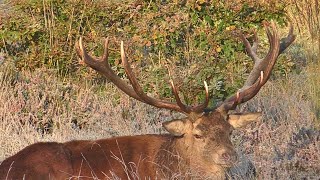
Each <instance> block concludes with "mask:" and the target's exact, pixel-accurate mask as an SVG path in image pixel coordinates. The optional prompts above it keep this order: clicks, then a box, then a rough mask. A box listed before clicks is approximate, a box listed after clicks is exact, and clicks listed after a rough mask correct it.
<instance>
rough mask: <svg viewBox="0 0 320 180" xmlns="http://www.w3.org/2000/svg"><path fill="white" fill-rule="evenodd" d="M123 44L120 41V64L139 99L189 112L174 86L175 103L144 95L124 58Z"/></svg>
mask: <svg viewBox="0 0 320 180" xmlns="http://www.w3.org/2000/svg"><path fill="white" fill-rule="evenodd" d="M123 46H124V45H123V42H122V41H121V60H122V64H123V66H124V69H125V72H126V74H127V76H128V79H129V81H130V83H131V85H132V87H133V89H134V91H135V92H136V93H137V95H138V96H139V97H140V99H141V101H142V102H144V103H147V104H149V105H152V106H155V107H158V108H166V109H171V110H175V111H179V112H182V113H186V114H189V113H190V110H189V109H188V108H187V107H186V106H185V105H183V104H182V102H181V100H180V98H179V95H178V92H177V91H176V89H175V88H173V92H174V95H175V97H176V101H177V104H174V103H172V102H169V101H163V100H159V99H155V98H152V97H150V96H148V95H146V94H145V93H144V92H143V90H142V88H141V86H140V85H139V83H138V81H137V79H136V77H135V76H134V74H133V72H132V69H131V67H130V64H129V62H128V60H127V58H126V55H125V52H124V47H123Z"/></svg>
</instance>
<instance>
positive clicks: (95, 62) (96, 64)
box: [76, 37, 141, 101]
mask: <svg viewBox="0 0 320 180" xmlns="http://www.w3.org/2000/svg"><path fill="white" fill-rule="evenodd" d="M108 43H109V38H106V39H105V43H104V53H103V56H102V58H100V59H97V58H94V57H92V56H90V55H89V54H88V53H87V51H86V49H85V47H84V45H83V42H82V38H81V37H80V39H79V43H77V45H76V50H77V54H78V56H80V57H81V59H82V60H83V61H84V62H85V63H86V64H87V65H88V66H89V67H91V68H92V69H94V70H96V71H97V72H98V73H100V74H102V75H103V76H105V77H106V78H107V79H108V80H109V81H111V82H112V83H113V84H115V85H116V86H117V87H118V88H119V89H121V90H122V91H123V92H125V93H126V94H128V95H129V96H131V97H133V98H135V99H138V100H140V101H141V99H140V97H139V96H138V95H137V94H136V92H134V91H133V89H132V88H131V87H130V86H128V85H127V84H126V82H124V81H123V80H122V79H121V78H120V77H119V76H117V75H116V74H115V73H114V72H113V70H112V69H111V68H110V65H109V63H108V55H109V52H108Z"/></svg>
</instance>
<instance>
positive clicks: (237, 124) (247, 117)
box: [228, 112, 262, 129]
mask: <svg viewBox="0 0 320 180" xmlns="http://www.w3.org/2000/svg"><path fill="white" fill-rule="evenodd" d="M261 116H262V113H261V112H256V113H243V114H230V115H229V116H228V122H229V123H230V124H231V126H233V127H234V128H235V129H236V128H241V127H245V126H246V125H248V124H250V123H251V122H257V121H259V120H260V119H261Z"/></svg>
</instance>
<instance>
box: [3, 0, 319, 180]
mask: <svg viewBox="0 0 320 180" xmlns="http://www.w3.org/2000/svg"><path fill="white" fill-rule="evenodd" d="M310 4H311V5H310ZM0 10H1V11H0V88H1V91H0V100H1V103H0V121H1V122H0V133H1V134H2V135H1V136H0V149H1V151H0V160H1V159H4V158H5V157H8V156H10V155H12V154H14V153H15V152H17V151H18V150H20V149H22V148H23V147H25V146H26V145H28V144H32V143H34V142H37V141H67V140H71V139H96V138H105V137H110V136H118V135H134V134H145V133H163V132H164V131H163V129H162V128H161V123H162V122H163V121H166V120H170V119H172V118H177V117H180V116H181V115H180V114H176V113H174V112H170V111H166V110H159V109H155V108H152V107H149V106H147V105H144V104H141V103H139V102H137V101H135V100H132V99H130V98H128V97H127V96H126V95H123V94H122V93H121V92H119V91H118V90H117V89H115V88H114V87H113V86H112V85H111V84H110V83H108V82H107V81H106V80H105V79H104V78H103V77H100V76H99V75H97V74H96V73H95V72H94V71H92V70H90V69H89V68H87V67H85V66H83V64H81V63H79V62H78V58H77V57H76V54H75V51H74V44H75V42H76V40H77V39H78V38H79V37H80V36H83V37H84V41H85V44H86V47H87V48H88V49H89V51H90V53H91V54H94V55H96V56H100V55H101V54H102V50H103V47H102V46H101V44H102V39H103V37H106V36H109V37H111V45H110V46H111V47H110V49H111V54H110V57H109V60H110V63H111V65H112V66H113V69H114V70H116V71H117V73H118V75H119V76H121V77H123V78H125V74H124V71H123V69H122V67H121V64H120V62H119V59H120V57H119V56H120V53H119V44H120V43H119V42H120V41H121V40H124V41H125V42H126V47H127V52H128V57H129V60H130V61H131V63H132V64H133V66H134V67H135V69H134V71H135V73H136V74H137V76H138V78H139V82H141V84H142V85H143V87H144V90H145V91H146V92H148V93H150V94H152V95H153V96H155V97H161V98H168V99H169V98H171V97H172V95H171V90H170V88H169V85H168V83H167V82H168V81H169V79H171V78H172V79H174V81H175V83H176V84H179V85H180V87H179V88H180V89H181V91H182V95H183V97H184V100H185V101H186V102H187V103H189V104H192V103H197V102H198V101H201V100H202V99H203V94H201V93H203V92H202V91H203V90H202V89H203V87H202V82H203V80H206V81H207V82H208V84H209V88H210V93H211V94H214V97H213V98H212V100H211V106H213V105H215V104H216V102H218V101H220V100H222V99H224V98H226V97H227V96H228V95H230V94H231V93H233V92H234V91H235V90H236V89H237V88H239V87H241V85H242V83H243V81H244V79H245V78H246V76H247V74H248V72H250V70H251V67H252V62H251V61H252V60H251V59H249V58H248V57H247V56H246V54H245V52H244V47H243V45H242V43H240V40H239V39H238V38H237V34H238V33H239V32H240V31H243V32H245V33H246V34H248V36H249V38H250V35H251V34H252V32H253V30H254V29H257V30H258V35H259V37H260V44H261V46H260V47H259V48H260V49H259V53H261V54H264V53H265V51H266V50H267V48H268V46H267V44H268V43H267V39H266V38H265V35H264V34H265V33H264V30H263V28H262V27H263V26H262V24H263V23H265V22H266V21H269V20H274V21H276V22H277V24H278V27H279V29H281V31H283V32H282V34H285V33H287V28H286V25H287V24H289V23H290V21H291V23H293V24H294V26H295V33H296V34H298V38H297V40H296V42H295V43H294V44H293V45H292V46H291V47H290V48H289V49H288V50H287V51H286V53H285V54H284V55H282V56H281V57H280V58H279V61H278V63H277V65H276V66H277V67H276V68H275V69H274V75H273V78H272V80H271V81H270V82H269V83H267V84H266V86H265V87H264V88H263V90H262V92H260V93H259V95H258V97H256V98H255V99H254V100H252V101H250V102H249V103H247V104H245V105H243V106H241V108H239V109H238V111H246V110H249V111H254V110H259V111H263V112H264V118H263V121H262V122H261V123H257V124H255V125H253V126H252V127H250V128H249V129H247V130H244V131H239V132H236V133H235V136H234V143H235V144H236V145H237V147H238V150H239V153H242V154H245V156H247V157H248V158H249V159H251V160H252V162H253V163H254V165H255V167H256V168H257V170H258V177H257V178H259V179H292V178H297V179H300V178H308V179H316V178H317V177H319V176H320V169H319V167H320V156H319V152H320V147H319V144H320V143H319V141H320V133H319V119H320V118H319V117H320V84H319V82H320V81H319V77H318V74H319V69H320V64H319V52H320V36H319V32H320V30H319V24H320V22H319V19H320V15H319V11H320V7H319V4H318V1H317V0H306V1H301V2H300V1H296V0H287V1H273V0H263V1H262V0H260V1H244V0H237V1H228V0H226V1H206V0H197V1H195V0H186V1H175V0H173V1H168V0H162V1H142V0H123V1H117V0H112V1H102V0H99V1H89V0H85V1H80V0H74V1H67V0H43V1H36V0H35V1H33V0H23V1H16V0H13V1H6V2H5V3H3V4H1V5H0ZM261 56H262V55H261ZM168 71H169V72H170V76H168V74H169V73H168ZM195 95H197V96H196V97H197V98H194V97H195ZM106 117H108V119H106Z"/></svg>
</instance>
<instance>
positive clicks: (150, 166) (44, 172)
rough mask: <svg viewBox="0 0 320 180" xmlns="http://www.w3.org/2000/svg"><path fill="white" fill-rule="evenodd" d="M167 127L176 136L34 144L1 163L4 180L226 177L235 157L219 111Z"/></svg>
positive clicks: (226, 125)
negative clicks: (226, 170)
mask: <svg viewBox="0 0 320 180" xmlns="http://www.w3.org/2000/svg"><path fill="white" fill-rule="evenodd" d="M171 125H172V127H170V126H171ZM164 126H165V127H166V129H167V130H168V131H169V132H170V133H171V134H178V135H174V136H173V135H169V134H168V135H139V136H125V137H115V138H109V139H100V140H95V141H90V140H78V141H70V142H65V143H55V142H47V143H36V144H33V145H30V146H28V147H26V148H25V149H23V150H21V151H20V152H18V153H17V154H16V155H14V156H12V157H9V158H7V159H6V160H5V161H3V162H2V164H1V165H0V179H1V180H2V179H6V178H7V179H22V178H25V179H67V178H80V179H92V178H97V179H109V178H115V177H118V178H121V179H129V178H130V179H138V178H140V179H169V178H172V177H174V176H177V175H179V177H180V178H185V179H190V178H192V177H194V176H197V175H198V174H197V173H196V172H198V173H199V174H200V175H205V176H211V177H214V178H217V179H222V178H224V175H225V168H226V167H230V166H231V164H232V163H233V162H234V161H235V159H236V158H235V157H236V154H235V151H234V148H233V146H232V144H231V142H230V136H229V135H230V133H231V132H232V129H233V127H232V126H231V125H230V124H229V123H228V121H226V119H225V117H224V116H222V115H221V114H220V113H219V112H217V111H215V112H213V113H211V114H206V115H204V116H201V117H199V118H197V119H196V120H193V121H191V120H190V119H189V118H185V119H182V120H173V121H170V122H168V123H166V125H164ZM179 126H180V127H179ZM175 128H177V129H175ZM174 130H176V132H175V133H172V131H174ZM179 133H183V134H180V135H179ZM199 133H200V134H201V138H199V137H198V134H199ZM223 154H227V155H228V156H229V157H230V158H229V159H225V158H224V157H223Z"/></svg>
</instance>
